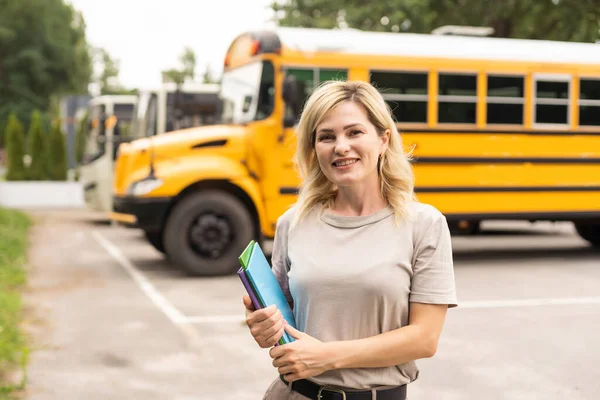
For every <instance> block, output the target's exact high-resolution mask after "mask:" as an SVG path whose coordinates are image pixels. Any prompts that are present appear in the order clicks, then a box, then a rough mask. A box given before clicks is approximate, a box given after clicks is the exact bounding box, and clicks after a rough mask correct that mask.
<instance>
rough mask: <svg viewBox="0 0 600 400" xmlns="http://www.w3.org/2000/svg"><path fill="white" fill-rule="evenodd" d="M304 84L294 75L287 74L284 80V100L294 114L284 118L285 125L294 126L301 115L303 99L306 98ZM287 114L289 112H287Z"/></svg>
mask: <svg viewBox="0 0 600 400" xmlns="http://www.w3.org/2000/svg"><path fill="white" fill-rule="evenodd" d="M301 89H303V87H302V85H301V84H299V83H298V81H297V80H296V77H295V76H293V75H286V77H285V79H284V81H283V93H282V95H283V101H285V103H286V105H287V106H289V109H290V110H291V111H292V115H286V117H285V119H284V121H283V122H284V126H286V127H291V126H294V124H295V122H296V121H297V120H298V118H299V117H300V112H301V111H302V110H301V107H302V99H303V98H304V90H301ZM286 114H287V113H286Z"/></svg>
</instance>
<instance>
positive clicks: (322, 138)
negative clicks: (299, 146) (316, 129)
mask: <svg viewBox="0 0 600 400" xmlns="http://www.w3.org/2000/svg"><path fill="white" fill-rule="evenodd" d="M331 138H332V137H331V136H320V137H319V142H323V141H326V140H331Z"/></svg>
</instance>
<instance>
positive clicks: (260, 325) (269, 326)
mask: <svg viewBox="0 0 600 400" xmlns="http://www.w3.org/2000/svg"><path fill="white" fill-rule="evenodd" d="M243 300H244V306H246V325H248V328H250V333H251V334H252V336H253V337H254V340H256V343H258V345H259V346H260V347H262V348H263V349H266V348H268V347H271V346H274V345H275V344H276V343H277V342H278V341H279V339H281V336H283V332H284V325H283V322H284V319H283V315H281V312H280V311H279V310H278V309H277V306H276V305H274V304H273V305H271V306H269V307H266V308H262V309H260V310H255V309H254V306H253V305H252V300H250V296H248V295H245V296H244V297H243Z"/></svg>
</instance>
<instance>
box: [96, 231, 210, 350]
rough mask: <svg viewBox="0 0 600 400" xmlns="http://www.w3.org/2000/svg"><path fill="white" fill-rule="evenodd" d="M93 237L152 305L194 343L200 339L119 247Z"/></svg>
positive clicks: (103, 239)
mask: <svg viewBox="0 0 600 400" xmlns="http://www.w3.org/2000/svg"><path fill="white" fill-rule="evenodd" d="M92 236H93V237H94V239H96V240H97V241H98V243H100V245H101V246H102V247H103V248H104V249H105V250H106V251H107V252H108V254H110V255H111V256H112V257H113V258H114V259H115V260H116V261H117V262H118V263H119V265H120V266H121V268H123V269H124V270H125V271H126V272H127V273H128V274H129V276H131V278H132V279H133V281H134V282H135V283H136V284H137V285H138V286H139V288H140V289H141V290H142V292H144V293H145V294H146V296H148V297H149V298H150V300H151V301H152V303H154V305H155V306H156V307H157V308H158V309H159V310H160V311H162V312H163V313H164V314H165V315H166V316H167V318H169V320H170V321H171V322H172V323H173V324H175V325H176V326H177V327H179V329H181V331H182V332H183V333H184V335H185V336H186V337H187V338H188V339H189V340H190V341H192V342H194V341H196V340H197V339H199V336H198V333H197V332H196V331H195V330H194V329H193V328H192V327H190V326H189V324H188V323H187V319H188V318H186V317H185V316H184V315H183V314H182V313H181V311H179V310H178V309H177V308H175V306H174V305H173V304H171V302H170V301H169V300H167V298H166V297H164V296H163V295H162V294H161V293H160V292H159V291H158V290H156V288H155V287H154V285H152V283H150V281H149V280H148V278H146V276H145V275H144V274H142V273H141V272H140V271H139V270H138V269H137V268H136V267H135V265H133V263H132V262H131V261H129V260H128V259H127V257H125V255H124V254H123V253H122V252H121V250H119V248H118V247H117V246H115V245H114V244H112V243H111V242H110V241H109V240H108V239H106V238H105V237H104V236H103V235H102V234H101V233H100V232H98V231H93V232H92Z"/></svg>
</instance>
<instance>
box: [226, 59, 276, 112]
mask: <svg viewBox="0 0 600 400" xmlns="http://www.w3.org/2000/svg"><path fill="white" fill-rule="evenodd" d="M220 96H221V100H222V102H223V114H222V117H221V120H222V122H223V123H233V124H242V123H245V122H250V121H256V120H261V119H265V118H267V117H268V116H269V115H271V113H272V111H273V106H274V103H275V74H274V68H273V64H272V63H271V62H269V61H263V62H260V61H257V62H254V63H251V64H248V65H244V66H242V67H238V68H235V69H233V70H230V71H226V72H224V73H223V77H222V78H221V94H220Z"/></svg>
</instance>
